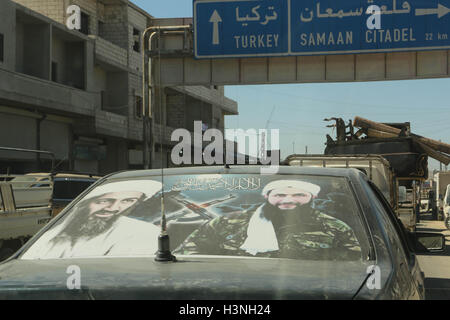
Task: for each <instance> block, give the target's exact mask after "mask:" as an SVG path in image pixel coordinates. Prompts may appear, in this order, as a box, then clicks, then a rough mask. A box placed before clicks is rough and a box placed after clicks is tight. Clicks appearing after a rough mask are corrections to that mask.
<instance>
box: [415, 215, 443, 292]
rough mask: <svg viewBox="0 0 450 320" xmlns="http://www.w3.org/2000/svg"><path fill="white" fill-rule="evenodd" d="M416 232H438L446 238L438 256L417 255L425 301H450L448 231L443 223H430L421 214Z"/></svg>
mask: <svg viewBox="0 0 450 320" xmlns="http://www.w3.org/2000/svg"><path fill="white" fill-rule="evenodd" d="M421 216H422V217H421V219H422V218H423V220H421V222H420V223H419V224H418V225H417V231H419V232H420V231H427V232H428V231H429V232H440V233H443V234H444V235H445V236H446V237H445V239H446V243H447V246H446V248H445V251H444V252H442V253H438V254H427V255H419V256H418V259H419V263H420V267H421V269H422V271H423V272H424V273H425V288H426V299H432V300H437V299H439V300H442V299H445V300H450V230H448V229H447V228H446V227H445V226H444V222H443V221H430V220H428V219H430V218H431V217H430V216H429V215H427V214H421Z"/></svg>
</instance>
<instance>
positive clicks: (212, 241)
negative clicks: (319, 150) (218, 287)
mask: <svg viewBox="0 0 450 320" xmlns="http://www.w3.org/2000/svg"><path fill="white" fill-rule="evenodd" d="M254 212H255V210H253V211H244V212H242V211H241V212H239V213H233V214H230V215H227V216H221V217H218V218H216V219H214V220H211V221H210V222H208V223H206V224H204V225H203V226H202V227H200V228H199V229H197V230H196V231H194V232H193V233H192V234H191V235H190V236H189V237H188V238H187V239H186V240H185V241H184V242H183V243H182V244H181V245H180V246H179V247H178V248H177V250H176V251H175V253H176V254H180V255H189V254H207V255H233V256H236V255H237V256H251V254H249V253H248V252H247V251H245V250H243V249H241V246H242V245H243V243H244V242H245V240H246V238H247V229H248V226H249V222H250V219H251V217H252V215H253V214H254ZM279 229H280V228H279ZM276 237H277V240H278V246H279V250H277V251H269V252H265V253H258V254H256V256H257V257H280V258H291V259H311V260H359V259H361V246H360V244H359V242H358V240H357V239H356V237H355V234H354V232H353V230H352V229H351V228H350V227H349V226H348V225H347V224H346V223H344V222H342V221H341V220H338V219H336V218H334V217H331V216H329V215H326V214H324V213H321V212H319V211H317V210H314V209H312V210H311V214H310V217H309V218H308V219H303V220H302V221H296V222H295V223H291V224H284V225H282V228H281V231H280V230H278V231H277V232H276Z"/></svg>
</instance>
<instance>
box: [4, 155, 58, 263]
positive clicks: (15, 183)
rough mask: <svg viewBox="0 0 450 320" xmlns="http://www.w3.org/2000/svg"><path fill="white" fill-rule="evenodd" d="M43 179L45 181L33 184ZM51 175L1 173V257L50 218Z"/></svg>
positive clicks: (18, 246) (5, 256)
mask: <svg viewBox="0 0 450 320" xmlns="http://www.w3.org/2000/svg"><path fill="white" fill-rule="evenodd" d="M0 150H2V151H9V152H20V153H33V154H39V155H45V156H50V157H51V159H52V161H51V163H52V168H53V167H54V163H55V156H54V154H53V153H52V152H49V151H42V150H30V149H19V148H9V147H0ZM41 179H44V180H46V181H47V183H46V185H43V186H40V187H36V186H35V185H34V184H35V182H36V181H38V180H41ZM52 193H53V178H52V176H51V175H50V174H41V175H36V176H34V177H31V176H25V175H11V174H7V175H0V261H2V260H4V259H6V258H7V257H9V256H10V255H11V254H13V253H14V252H15V251H16V250H17V249H19V248H20V247H21V246H22V245H23V244H24V243H25V242H26V241H27V240H28V239H29V238H30V237H31V236H32V235H34V234H35V233H36V232H37V231H38V230H40V229H41V228H42V227H43V226H44V225H45V224H46V223H47V222H48V221H50V219H51V216H52V215H51V211H52V206H51V204H52Z"/></svg>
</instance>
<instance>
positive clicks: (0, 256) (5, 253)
mask: <svg viewBox="0 0 450 320" xmlns="http://www.w3.org/2000/svg"><path fill="white" fill-rule="evenodd" d="M14 252H15V251H14V250H13V249H11V248H8V247H5V248H1V249H0V261H3V260H6V259H8V258H9V257H10V256H12V255H13V254H14Z"/></svg>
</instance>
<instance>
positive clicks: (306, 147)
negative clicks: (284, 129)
mask: <svg viewBox="0 0 450 320" xmlns="http://www.w3.org/2000/svg"><path fill="white" fill-rule="evenodd" d="M305 154H308V146H305Z"/></svg>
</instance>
